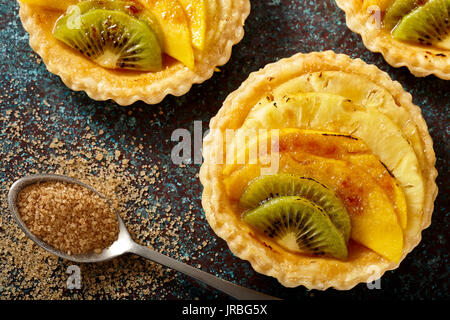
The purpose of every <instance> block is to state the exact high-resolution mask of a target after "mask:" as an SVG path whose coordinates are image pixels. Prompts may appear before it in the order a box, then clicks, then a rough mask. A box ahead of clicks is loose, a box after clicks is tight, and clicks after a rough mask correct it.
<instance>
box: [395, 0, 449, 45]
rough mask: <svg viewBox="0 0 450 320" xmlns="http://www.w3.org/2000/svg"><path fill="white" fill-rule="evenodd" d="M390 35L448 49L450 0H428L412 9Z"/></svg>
mask: <svg viewBox="0 0 450 320" xmlns="http://www.w3.org/2000/svg"><path fill="white" fill-rule="evenodd" d="M392 36H393V37H394V38H395V39H398V40H404V41H411V42H415V43H419V44H422V45H428V46H436V47H440V48H443V49H446V50H450V0H430V1H428V2H427V3H426V4H424V5H423V6H421V7H418V8H417V9H415V10H413V11H412V12H411V13H409V14H408V15H406V16H405V17H404V18H403V19H402V20H401V21H400V23H399V24H398V25H397V27H396V28H395V29H394V30H393V32H392Z"/></svg>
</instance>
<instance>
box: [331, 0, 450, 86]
mask: <svg viewBox="0 0 450 320" xmlns="http://www.w3.org/2000/svg"><path fill="white" fill-rule="evenodd" d="M336 4H337V6H338V7H339V8H340V9H342V10H343V11H344V12H345V15H346V24H347V26H348V28H349V29H350V30H351V31H353V32H355V33H358V34H359V35H361V38H362V41H363V43H364V45H365V47H366V48H367V49H369V50H370V51H372V52H376V53H381V54H382V55H383V57H384V59H385V60H386V62H387V63H389V64H390V65H391V66H393V67H395V68H400V67H407V68H408V69H409V71H410V72H411V73H412V74H413V75H414V76H416V77H426V76H429V75H431V74H434V75H435V76H437V77H438V78H441V79H444V80H450V51H448V54H447V56H446V57H438V56H433V55H434V54H435V53H436V54H438V53H440V52H442V51H440V50H438V49H434V48H433V47H430V48H426V47H423V46H419V45H415V44H413V43H407V42H402V41H399V40H395V39H394V38H393V37H392V36H391V34H390V33H389V32H387V31H386V30H385V29H381V30H380V29H377V27H376V26H375V25H374V24H371V23H370V22H369V21H370V15H369V13H368V12H361V10H358V6H359V7H360V6H361V4H362V1H358V0H336ZM433 51H434V52H433ZM429 58H430V59H429ZM438 59H439V60H438Z"/></svg>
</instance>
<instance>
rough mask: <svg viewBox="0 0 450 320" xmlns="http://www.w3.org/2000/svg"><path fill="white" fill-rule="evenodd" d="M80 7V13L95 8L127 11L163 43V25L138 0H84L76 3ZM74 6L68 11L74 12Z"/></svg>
mask: <svg viewBox="0 0 450 320" xmlns="http://www.w3.org/2000/svg"><path fill="white" fill-rule="evenodd" d="M76 7H77V8H78V9H79V14H85V13H86V12H88V11H90V10H94V9H105V10H118V11H122V12H125V13H126V14H128V15H130V16H132V17H134V18H136V19H139V20H141V21H144V22H145V23H147V24H148V26H149V27H150V28H151V29H152V31H153V32H155V34H156V36H157V38H158V41H159V44H160V45H161V46H162V43H163V32H162V30H161V27H160V25H159V23H158V21H157V20H156V18H155V17H154V16H153V14H152V13H151V12H150V11H149V10H147V9H146V8H145V7H144V5H143V4H141V3H140V2H139V1H136V0H88V1H82V2H79V3H77V4H76ZM73 10H74V8H69V10H68V11H72V12H73Z"/></svg>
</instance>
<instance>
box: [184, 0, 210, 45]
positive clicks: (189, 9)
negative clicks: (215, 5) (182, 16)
mask: <svg viewBox="0 0 450 320" xmlns="http://www.w3.org/2000/svg"><path fill="white" fill-rule="evenodd" d="M178 1H179V2H180V4H181V5H182V6H183V9H184V12H185V13H186V17H187V18H188V22H189V27H190V28H191V34H192V45H193V46H194V47H195V48H197V49H199V50H203V49H205V36H206V0H178Z"/></svg>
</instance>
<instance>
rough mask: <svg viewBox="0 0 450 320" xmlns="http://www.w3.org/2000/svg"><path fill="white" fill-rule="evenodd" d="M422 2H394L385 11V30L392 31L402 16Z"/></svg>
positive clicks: (400, 0) (420, 0)
mask: <svg viewBox="0 0 450 320" xmlns="http://www.w3.org/2000/svg"><path fill="white" fill-rule="evenodd" d="M420 2H424V1H423V0H396V1H394V3H393V4H392V5H391V6H390V7H389V8H388V9H387V10H386V14H385V16H384V19H383V23H384V26H385V28H387V29H389V30H392V29H394V27H395V26H396V25H397V23H398V22H399V21H400V20H402V18H403V17H404V16H406V15H407V14H408V13H410V12H411V11H412V10H414V8H416V7H417V6H418V5H419V4H420Z"/></svg>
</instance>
